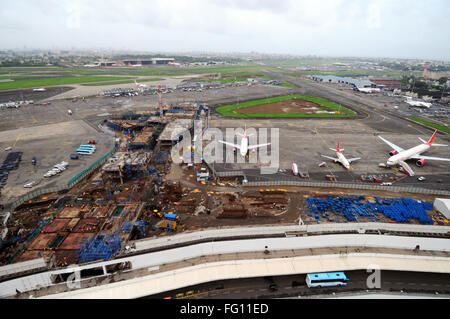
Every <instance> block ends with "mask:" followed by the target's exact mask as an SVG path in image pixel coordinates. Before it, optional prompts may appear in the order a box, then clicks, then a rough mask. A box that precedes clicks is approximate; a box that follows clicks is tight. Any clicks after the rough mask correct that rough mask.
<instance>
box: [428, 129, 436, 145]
mask: <svg viewBox="0 0 450 319" xmlns="http://www.w3.org/2000/svg"><path fill="white" fill-rule="evenodd" d="M437 132H438V130H436V131H434V134H433V136H432V137H431V138H430V140H429V141H428V142H427V144H428V145H430V146H431V145H433V142H434V139H435V138H436V134H437Z"/></svg>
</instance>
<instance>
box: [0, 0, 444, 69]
mask: <svg viewBox="0 0 450 319" xmlns="http://www.w3.org/2000/svg"><path fill="white" fill-rule="evenodd" d="M0 5H1V6H0V8H1V9H0V48H2V49H14V48H16V49H17V48H20V49H22V48H24V47H27V48H49V49H58V48H72V47H73V48H80V49H86V48H112V49H129V50H146V51H177V52H186V51H209V52H250V51H255V52H263V53H286V54H298V55H309V54H311V55H327V56H372V57H406V58H423V59H438V60H450V27H449V12H450V10H449V9H450V1H449V0H427V1H423V0H315V1H313V0H209V1H206V0H127V1H124V0H39V1H34V0H14V1H9V0H0Z"/></svg>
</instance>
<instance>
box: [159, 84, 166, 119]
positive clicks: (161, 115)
mask: <svg viewBox="0 0 450 319" xmlns="http://www.w3.org/2000/svg"><path fill="white" fill-rule="evenodd" d="M161 88H164V89H165V88H166V86H165V85H158V96H159V103H158V107H159V118H160V120H161V119H162V117H163V104H162V94H161Z"/></svg>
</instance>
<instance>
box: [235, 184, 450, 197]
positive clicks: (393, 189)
mask: <svg viewBox="0 0 450 319" xmlns="http://www.w3.org/2000/svg"><path fill="white" fill-rule="evenodd" d="M243 186H252V187H255V186H300V187H326V188H348V189H365V190H375V191H389V192H396V193H400V192H404V193H418V194H430V195H447V196H450V192H449V191H443V190H435V189H428V188H417V187H399V186H378V185H363V184H343V183H325V182H300V181H266V182H248V183H245V184H243Z"/></svg>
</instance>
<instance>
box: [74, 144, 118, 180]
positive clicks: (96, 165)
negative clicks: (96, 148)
mask: <svg viewBox="0 0 450 319" xmlns="http://www.w3.org/2000/svg"><path fill="white" fill-rule="evenodd" d="M115 151H116V146H115V145H114V147H113V149H112V150H111V151H109V152H108V153H107V154H106V155H105V156H103V157H101V158H100V159H99V160H97V161H96V162H95V163H94V164H92V165H91V166H89V168H87V169H86V170H84V171H82V172H81V173H80V174H78V175H76V176H75V177H73V178H72V179H70V180H69V182H68V183H67V186H68V188H72V187H73V186H74V185H75V184H77V183H79V182H80V181H81V180H83V179H84V178H86V177H87V176H89V175H90V174H91V173H92V172H94V171H95V170H96V169H97V168H99V167H100V166H101V165H103V163H104V162H105V161H106V159H107V158H108V157H109V156H111V154H112V153H114V152H115Z"/></svg>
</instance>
